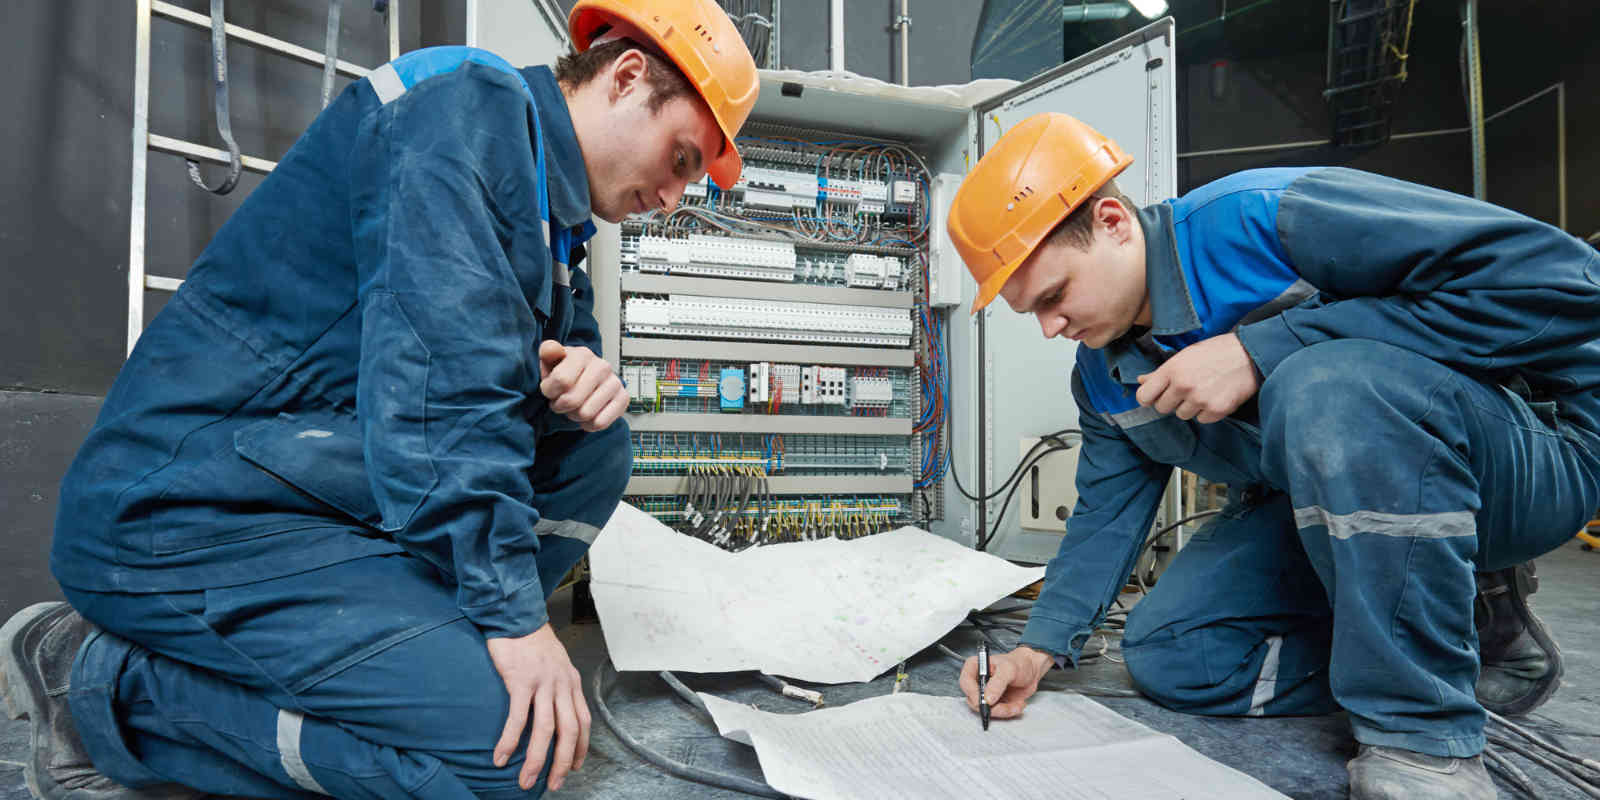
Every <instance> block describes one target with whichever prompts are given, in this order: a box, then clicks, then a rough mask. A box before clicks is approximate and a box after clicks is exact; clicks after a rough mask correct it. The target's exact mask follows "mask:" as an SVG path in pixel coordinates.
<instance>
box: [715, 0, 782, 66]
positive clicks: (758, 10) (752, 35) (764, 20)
mask: <svg viewBox="0 0 1600 800" xmlns="http://www.w3.org/2000/svg"><path fill="white" fill-rule="evenodd" d="M718 5H720V6H722V10H724V11H726V12H728V16H730V17H732V18H733V25H734V27H736V28H738V29H739V36H740V38H742V39H744V46H745V47H746V48H747V49H749V51H750V57H751V58H752V59H753V60H754V61H755V62H756V66H758V67H776V66H777V65H776V64H769V63H767V62H768V61H769V60H770V58H769V55H768V54H769V52H770V51H771V43H772V19H773V17H775V16H777V0H767V2H765V3H762V2H761V0H719V2H718Z"/></svg>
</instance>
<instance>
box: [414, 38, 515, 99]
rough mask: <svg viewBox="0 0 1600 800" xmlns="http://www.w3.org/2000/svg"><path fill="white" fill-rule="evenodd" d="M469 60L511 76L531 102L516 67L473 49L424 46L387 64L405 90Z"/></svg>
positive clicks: (488, 53) (492, 54)
mask: <svg viewBox="0 0 1600 800" xmlns="http://www.w3.org/2000/svg"><path fill="white" fill-rule="evenodd" d="M469 61H470V62H472V63H474V64H482V65H484V66H487V67H494V68H495V69H498V70H500V71H501V72H504V73H506V74H508V75H511V76H512V77H515V78H516V79H517V83H519V84H522V91H523V93H524V94H526V95H527V96H528V100H530V101H532V100H533V90H532V89H530V88H528V81H527V80H526V79H524V78H523V77H522V73H521V72H519V71H517V68H516V67H513V66H511V64H510V63H509V62H507V61H506V60H505V59H503V58H501V57H500V56H497V55H495V54H494V53H491V52H489V51H488V50H479V49H478V48H476V47H461V46H449V47H427V48H424V49H421V50H413V51H411V52H409V53H406V54H405V55H403V56H401V57H399V58H397V59H395V60H393V61H391V62H389V65H390V66H392V67H394V71H395V73H396V74H397V75H399V76H400V82H401V83H403V84H404V85H405V87H406V88H407V89H410V88H411V87H413V86H416V85H417V84H419V83H421V82H423V81H425V80H427V79H429V78H432V77H433V76H435V75H443V74H444V73H446V72H453V71H455V70H456V69H458V68H459V67H460V66H461V65H462V64H465V63H467V62H469Z"/></svg>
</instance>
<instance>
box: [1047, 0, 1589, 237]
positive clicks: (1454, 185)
mask: <svg viewBox="0 0 1600 800" xmlns="http://www.w3.org/2000/svg"><path fill="white" fill-rule="evenodd" d="M1223 5H1224V4H1223V3H1222V2H1221V0H1176V1H1175V2H1174V3H1173V11H1174V13H1175V14H1176V15H1177V18H1178V30H1179V35H1178V52H1179V54H1180V58H1181V61H1182V71H1181V77H1180V80H1181V83H1180V86H1179V99H1178V102H1179V107H1180V110H1181V113H1180V120H1181V123H1182V128H1181V129H1180V131H1179V142H1180V145H1179V149H1180V151H1182V152H1191V153H1192V152H1195V151H1204V150H1213V149H1224V148H1234V147H1242V146H1250V145H1260V144H1272V143H1281V142H1295V141H1305V140H1325V139H1327V138H1328V137H1329V119H1328V110H1327V104H1326V103H1325V102H1324V101H1323V99H1322V97H1321V91H1322V89H1323V88H1324V86H1325V83H1326V77H1325V69H1326V60H1327V56H1326V49H1327V35H1328V34H1327V32H1328V13H1327V6H1326V4H1325V3H1307V2H1299V1H1298V0H1272V1H1269V2H1267V3H1264V4H1262V3H1258V4H1253V5H1250V4H1243V3H1239V2H1237V0H1235V1H1234V2H1232V3H1231V4H1229V5H1232V6H1233V7H1235V8H1240V7H1248V10H1246V11H1245V12H1244V13H1242V14H1241V13H1234V14H1233V15H1230V16H1228V17H1226V18H1221V19H1219V17H1220V15H1221V11H1222V8H1223ZM1479 22H1480V27H1481V30H1482V33H1481V36H1480V43H1481V48H1482V53H1483V56H1482V63H1483V100H1484V108H1485V113H1486V114H1492V113H1494V112H1496V111H1498V110H1500V109H1503V108H1506V107H1507V106H1510V105H1512V104H1513V103H1516V102H1518V101H1520V100H1522V99H1524V98H1526V97H1528V96H1529V95H1531V94H1534V93H1535V92H1538V91H1539V90H1541V89H1544V88H1545V87H1547V86H1549V85H1551V84H1553V83H1555V82H1556V81H1565V82H1566V98H1567V102H1566V114H1567V119H1566V137H1567V180H1568V189H1567V194H1568V197H1567V202H1568V221H1567V230H1568V232H1570V233H1574V234H1577V235H1579V236H1585V235H1587V234H1590V233H1592V232H1594V231H1596V230H1600V198H1596V197H1595V196H1594V195H1593V193H1591V192H1588V191H1586V189H1585V186H1586V184H1588V183H1592V182H1593V181H1594V180H1595V178H1596V177H1600V137H1597V135H1596V134H1597V132H1600V106H1597V105H1596V104H1595V103H1593V102H1591V101H1589V100H1587V99H1586V98H1592V97H1594V96H1596V93H1597V92H1600V50H1597V49H1596V48H1594V47H1593V46H1592V45H1591V42H1590V40H1591V39H1592V37H1593V35H1594V32H1595V31H1596V30H1600V4H1595V3H1592V2H1588V1H1587V0H1545V1H1543V2H1539V3H1509V2H1497V1H1495V0H1485V2H1483V3H1481V8H1480V10H1479ZM1460 42H1461V24H1460V3H1458V2H1419V3H1417V5H1416V11H1415V18H1414V20H1413V31H1412V36H1411V48H1410V58H1409V59H1408V73H1409V78H1408V80H1407V81H1406V83H1405V84H1404V85H1403V86H1402V87H1401V89H1400V91H1399V93H1398V95H1397V98H1396V101H1395V104H1394V122H1393V128H1392V129H1393V131H1394V132H1395V133H1397V134H1398V133H1407V132H1418V131H1435V130H1441V129H1455V128H1463V127H1465V126H1466V125H1467V106H1466V102H1465V100H1464V93H1463V90H1462V82H1461V69H1460V61H1459V55H1460V49H1459V48H1460ZM1072 44H1073V43H1072V41H1071V39H1070V38H1069V47H1071V46H1072ZM1214 80H1215V84H1214ZM1486 141H1487V159H1486V160H1487V165H1488V180H1487V185H1488V199H1489V201H1490V202H1494V203H1497V204H1500V205H1503V206H1506V207H1508V208H1512V209H1515V210H1517V211H1521V212H1523V213H1525V214H1528V215H1530V216H1533V217H1536V218H1538V219H1542V220H1544V221H1546V222H1550V223H1552V224H1554V223H1556V221H1557V194H1556V190H1557V166H1556V144H1557V143H1556V95H1555V93H1554V92H1551V93H1549V94H1547V95H1545V96H1543V97H1541V98H1540V99H1538V100H1535V101H1533V102H1532V103H1529V104H1528V105H1526V106H1523V107H1522V108H1520V109H1518V110H1516V111H1513V112H1511V113H1510V114H1507V115H1506V116H1504V117H1501V118H1499V119H1497V120H1495V121H1493V122H1490V123H1489V124H1488V126H1487V136H1486ZM1298 164H1339V165H1345V166H1351V167H1356V168H1359V169H1366V170H1371V171H1374V172H1379V173H1383V174H1386V175H1391V176H1394V177H1399V178H1403V179H1406V180H1413V181H1417V182H1420V183H1426V184H1430V185H1433V186H1439V187H1441V188H1445V189H1449V190H1452V191H1457V192H1461V193H1463V194H1469V195H1470V194H1471V193H1472V151H1471V147H1470V139H1469V137H1468V135H1467V134H1465V133H1457V134H1451V135H1440V136H1429V137H1423V138H1414V139H1399V140H1393V141H1390V142H1389V143H1387V144H1383V145H1380V146H1377V147H1372V148H1365V149H1357V150H1343V149H1336V148H1333V147H1329V146H1322V147H1307V148H1302V149H1295V150H1280V151H1271V152H1260V153H1246V154H1238V155H1220V156H1190V157H1187V158H1183V159H1182V161H1181V167H1180V172H1179V184H1180V188H1183V189H1188V188H1192V187H1194V186H1197V185H1199V184H1202V183H1204V182H1206V181H1208V180H1211V179H1213V178H1216V177H1220V176H1222V175H1226V174H1229V173H1232V172H1235V171H1237V170H1241V169H1247V168H1250V167H1259V166H1280V165H1298Z"/></svg>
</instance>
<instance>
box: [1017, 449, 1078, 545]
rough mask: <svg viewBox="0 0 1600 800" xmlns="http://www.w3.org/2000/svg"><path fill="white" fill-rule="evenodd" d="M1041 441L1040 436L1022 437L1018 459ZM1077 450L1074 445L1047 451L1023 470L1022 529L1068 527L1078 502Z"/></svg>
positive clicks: (1019, 506)
mask: <svg viewBox="0 0 1600 800" xmlns="http://www.w3.org/2000/svg"><path fill="white" fill-rule="evenodd" d="M1038 442H1039V437H1037V436H1024V437H1022V439H1021V441H1020V444H1019V445H1018V447H1019V449H1018V451H1017V458H1018V459H1021V458H1022V457H1023V456H1025V455H1027V453H1028V451H1029V450H1030V449H1031V448H1032V447H1033V446H1034V445H1035V444H1037V443H1038ZM1078 449H1079V448H1078V446H1077V445H1073V446H1072V447H1071V448H1070V449H1067V450H1058V451H1055V452H1052V453H1047V454H1045V455H1043V456H1040V457H1039V459H1038V460H1037V461H1035V462H1033V466H1031V467H1029V468H1028V469H1027V470H1026V471H1024V472H1023V473H1022V477H1021V479H1020V480H1021V481H1022V485H1021V486H1019V487H1017V510H1018V511H1019V512H1021V514H1020V517H1019V519H1020V520H1021V525H1022V527H1023V528H1025V529H1027V530H1031V531H1048V532H1050V533H1063V532H1064V531H1065V530H1066V520H1067V517H1068V516H1070V515H1071V514H1072V507H1073V506H1074V505H1075V504H1076V503H1077V502H1078V483H1077V475H1078ZM1035 455H1037V453H1035ZM1019 463H1020V461H1019Z"/></svg>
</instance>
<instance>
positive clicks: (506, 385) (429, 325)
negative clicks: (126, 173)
mask: <svg viewBox="0 0 1600 800" xmlns="http://www.w3.org/2000/svg"><path fill="white" fill-rule="evenodd" d="M589 213H590V209H589V186H588V182H587V176H586V172H585V169H584V164H583V160H582V156H581V153H580V150H579V147H578V141H577V138H576V134H575V132H574V130H573V126H572V120H571V117H570V116H569V114H568V112H567V107H566V103H565V102H564V99H563V97H562V94H561V90H560V88H559V86H558V84H557V83H556V80H555V77H554V75H553V74H552V73H551V71H550V70H549V69H547V68H543V67H538V68H529V69H523V70H517V69H514V68H512V67H511V66H510V65H508V64H506V63H505V62H504V61H503V60H502V59H500V58H499V57H497V56H494V55H493V54H490V53H487V52H485V51H479V50H471V49H468V48H437V49H430V50H421V51H417V52H415V53H411V54H408V55H406V56H404V57H402V58H400V59H398V60H397V61H395V62H393V63H391V64H388V65H385V66H383V67H380V68H379V69H377V70H374V71H373V72H372V73H371V74H370V75H368V76H367V77H366V78H364V79H361V80H358V81H356V82H355V83H353V84H351V85H350V86H349V87H348V88H346V89H345V91H344V92H343V93H341V94H340V95H339V97H338V99H337V100H336V101H335V102H334V103H332V104H331V105H330V106H329V107H328V108H327V109H326V110H325V111H323V113H322V114H321V115H320V116H318V117H317V119H316V121H315V122H313V123H312V125H311V127H310V128H309V129H308V130H307V131H306V132H305V134H304V135H303V136H301V138H300V139H299V141H298V142H296V143H295V145H294V147H293V148H291V150H290V151H289V153H288V154H287V155H286V156H285V157H284V158H283V160H282V161H281V162H279V164H278V166H277V168H276V169H275V170H273V172H272V173H271V174H270V175H269V176H268V177H267V178H266V180H265V181H264V182H263V183H262V184H261V185H260V186H259V187H258V188H257V189H256V190H255V191H254V192H252V193H251V195H250V197H249V198H248V199H247V200H246V201H245V203H244V205H243V206H242V207H241V208H240V209H239V210H238V211H237V212H236V213H235V214H234V215H233V216H232V217H231V218H230V219H229V220H228V221H227V223H226V224H225V225H224V226H223V228H222V230H221V231H220V232H219V233H218V234H217V236H216V238H215V239H213V240H212V242H211V244H210V245H209V246H208V247H207V248H206V250H205V252H204V253H203V254H202V255H201V257H200V259H199V260H198V261H197V262H196V263H195V265H194V267H193V269H192V270H191V271H190V273H189V276H188V280H187V281H186V282H185V283H184V285H183V287H182V288H181V289H180V290H179V291H178V292H177V294H176V295H175V296H174V297H173V298H172V299H171V301H170V302H169V303H168V304H167V305H166V307H165V308H164V309H163V310H162V311H161V313H160V314H159V315H158V316H157V317H156V318H155V319H154V320H153V321H152V323H151V324H150V326H149V328H148V329H147V330H146V331H145V332H144V335H143V337H142V338H141V339H140V340H139V343H138V346H137V347H136V348H135V349H134V352H133V354H132V355H131V356H130V357H129V359H128V362H127V365H126V366H125V367H124V368H123V370H122V372H121V374H119V375H118V377H117V380H116V383H115V385H114V386H113V387H112V389H111V392H110V394H109V395H108V396H107V397H106V401H105V405H104V408H103V410H102V412H101V415H100V418H99V420H98V422H97V423H96V425H95V427H94V429H93V430H92V432H91V433H90V435H89V437H88V440H87V442H86V443H85V444H84V446H83V449H82V451H81V452H80V453H79V454H78V457H77V459H76V460H75V461H74V463H73V465H72V467H71V469H70V470H69V472H68V473H67V476H66V478H65V480H64V483H63V487H62V498H61V511H60V515H59V518H58V520H57V526H56V537H55V543H54V551H53V554H52V568H53V570H54V572H55V575H56V577H57V579H58V580H59V581H60V583H61V584H62V587H63V589H64V590H65V593H66V596H67V598H68V600H69V602H71V603H72V605H73V606H74V607H76V608H77V609H78V610H79V611H80V612H81V613H82V614H83V615H84V616H85V617H87V618H88V619H89V620H91V621H93V622H94V623H96V624H97V625H98V626H99V627H100V628H102V629H103V632H102V633H98V634H95V635H93V636H91V637H90V639H89V640H87V641H86V642H85V644H84V646H83V647H82V648H81V649H80V651H79V654H78V657H77V661H76V663H75V664H74V669H73V674H72V683H71V695H70V702H71V707H72V712H73V717H74V719H75V721H76V723H77V727H78V731H79V733H80V734H81V735H82V738H83V740H84V743H85V746H86V747H87V748H88V750H89V752H90V754H91V755H92V757H93V758H94V762H95V765H96V766H97V767H98V768H99V769H100V770H101V771H102V772H104V773H105V774H107V775H109V776H110V777H112V778H114V779H116V780H117V781H119V782H121V783H123V784H127V785H129V786H141V785H146V784H150V783H157V782H167V781H175V782H178V783H182V784H185V785H188V786H191V787H194V788H197V789H200V790H203V791H205V792H207V793H209V794H221V795H242V796H248V797H261V798H286V797H308V796H314V795H318V794H332V795H336V796H339V797H356V798H359V797H402V796H404V797H441V798H443V797H459V798H467V797H474V796H476V797H502V796H505V797H509V796H518V797H523V796H530V794H531V795H534V796H536V795H538V794H540V793H542V792H543V789H544V778H543V776H541V778H540V781H539V784H538V785H537V786H536V787H535V788H534V791H533V792H531V793H530V792H525V791H522V790H520V789H519V788H518V787H517V783H516V776H517V772H518V770H519V768H520V767H519V765H520V764H521V763H522V750H521V749H519V750H518V751H517V755H516V756H515V757H513V758H512V759H511V763H509V764H508V765H506V766H504V767H501V768H496V767H495V766H494V765H493V764H492V763H491V758H492V755H491V751H492V748H493V747H494V744H495V742H496V740H497V739H498V737H499V735H500V731H501V728H502V727H503V725H504V724H505V720H506V712H507V707H508V698H507V696H506V691H505V687H504V684H503V682H502V681H501V678H500V677H499V675H498V673H497V672H496V670H495V669H494V666H493V664H492V662H491V661H490V658H489V655H488V652H487V650H486V648H485V646H484V642H485V637H497V636H520V635H524V634H528V633H531V632H532V631H534V630H535V629H537V628H539V627H540V626H542V625H544V624H545V623H546V622H547V616H546V611H545V600H546V598H547V596H548V595H549V593H550V592H551V590H552V589H554V587H555V586H556V584H557V582H558V581H559V580H560V578H561V577H562V575H563V574H565V573H566V572H567V571H568V569H569V568H570V567H571V566H572V565H573V564H574V563H575V562H576V561H577V560H578V558H579V557H580V556H581V555H582V554H583V553H584V552H585V550H586V549H587V547H588V545H589V543H590V542H591V541H593V538H594V536H595V534H596V533H597V532H598V529H599V528H600V527H602V526H603V525H604V524H605V522H606V521H607V519H608V518H609V517H610V515H611V512H612V510H613V509H615V507H616V504H617V501H618V499H619V498H620V497H621V494H622V491H623V489H624V487H625V485H626V482H627V477H628V472H629V466H630V449H629V445H628V431H627V425H626V424H625V423H623V422H621V421H619V422H617V423H616V424H615V425H613V426H612V427H611V428H609V429H607V430H605V431H603V432H599V433H584V432H583V431H581V430H580V429H578V427H577V426H576V425H575V424H573V423H571V422H570V421H568V420H566V419H564V418H562V417H560V416H559V415H557V414H554V413H552V412H551V411H550V410H549V408H548V406H547V402H546V400H545V398H544V397H543V396H542V395H541V394H540V392H539V388H538V385H539V382H540V369H539V360H538V355H537V350H538V347H539V345H540V343H541V342H542V341H543V340H547V339H554V340H558V341H561V342H563V343H565V344H567V345H574V346H578V345H581V346H585V347H588V348H590V349H591V350H594V351H596V352H598V351H599V349H600V344H599V339H600V337H599V331H598V327H597V324H596V322H595V319H594V316H593V313H592V310H593V303H594V294H593V289H592V284H591V283H590V280H589V278H588V276H586V275H585V274H584V272H583V271H582V270H581V269H577V268H575V266H574V265H573V263H572V262H575V261H577V260H578V259H579V258H581V257H582V253H581V248H580V245H581V243H582V242H583V241H584V240H585V239H587V238H588V236H590V235H591V234H592V233H593V231H594V227H593V225H592V223H591V222H590V219H589ZM525 746H526V744H525V743H524V749H525ZM546 769H548V762H546Z"/></svg>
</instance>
